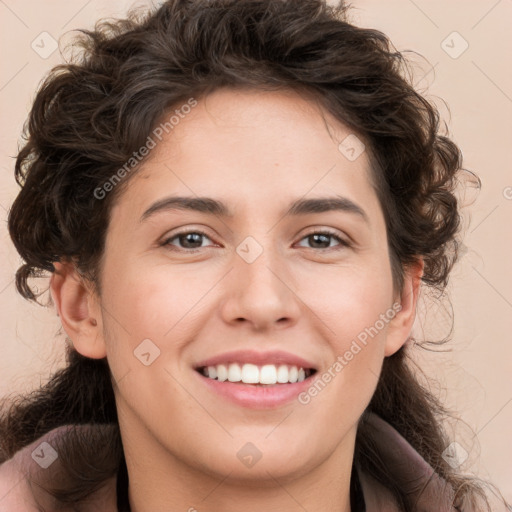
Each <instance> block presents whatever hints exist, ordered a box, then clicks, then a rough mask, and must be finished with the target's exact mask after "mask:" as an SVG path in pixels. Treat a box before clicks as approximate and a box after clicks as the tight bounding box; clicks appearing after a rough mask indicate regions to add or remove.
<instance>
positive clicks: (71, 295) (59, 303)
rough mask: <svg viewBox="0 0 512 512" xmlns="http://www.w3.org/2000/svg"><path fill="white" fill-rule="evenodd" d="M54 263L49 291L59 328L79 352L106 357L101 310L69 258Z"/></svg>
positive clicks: (96, 357)
mask: <svg viewBox="0 0 512 512" xmlns="http://www.w3.org/2000/svg"><path fill="white" fill-rule="evenodd" d="M54 267H55V269H56V270H55V272H54V273H53V274H52V277H51V279H50V293H51V296H52V300H53V302H54V304H55V308H56V309H57V315H58V316H59V317H60V320H61V323H62V327H63V329H64V330H65V331H66V334H67V335H68V336H69V337H70V338H71V340H72V342H73V346H74V347H75V349H76V350H77V351H78V352H79V353H80V354H82V355H83V356H86V357H90V358H93V359H101V358H103V357H106V355H107V354H106V348H105V343H104V340H103V335H102V325H101V313H100V308H99V307H98V306H97V301H96V298H95V296H94V294H93V292H92V291H91V290H90V289H89V287H87V286H86V283H85V282H84V280H83V278H82V277H81V276H80V274H79V273H78V272H77V270H76V268H75V266H74V264H73V263H72V262H66V263H60V262H54Z"/></svg>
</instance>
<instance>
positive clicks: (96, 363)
mask: <svg viewBox="0 0 512 512" xmlns="http://www.w3.org/2000/svg"><path fill="white" fill-rule="evenodd" d="M347 11H348V8H347V6H346V5H345V4H344V3H343V2H340V3H339V4H338V5H337V6H331V5H328V4H326V3H325V1H322V0H300V1H297V0H294V1H291V0H284V1H268V0H267V1H265V0H168V1H166V2H165V3H163V4H162V5H161V6H160V7H159V8H158V9H156V10H154V11H153V12H148V13H145V14H140V13H139V14H136V13H135V12H132V13H131V14H130V16H129V17H128V18H127V19H124V20H116V21H102V22H99V23H98V24H97V25H96V27H95V29H94V30H91V31H88V30H82V31H81V32H82V34H83V35H81V36H80V37H79V38H78V39H77V44H78V45H80V47H81V48H82V50H83V51H82V52H81V53H80V56H79V57H77V58H76V59H75V60H74V61H72V62H69V63H66V64H63V65H60V66H57V67H55V68H54V69H53V70H52V71H51V72H50V73H49V75H48V77H47V78H46V80H45V81H44V82H43V84H42V86H41V87H40V90H39V91H38V93H37V96H36V98H35V101H34V103H33V106H32V110H31V112H30V116H29V119H28V123H27V125H26V129H25V138H26V143H25V145H24V146H23V147H22V149H21V150H20V151H19V154H18V156H17V160H16V167H15V176H16V180H17V182H18V183H19V185H20V186H21V191H20V192H19V194H18V196H17V197H16V199H15V201H14V203H13V205H12V208H11V210H10V213H9V219H8V226H9V231H10V235H11V238H12V240H13V243H14V245H15V246H16V249H17V250H18V252H19V254H20V255H21V256H22V258H23V260H24V261H25V263H24V264H23V265H22V266H21V267H20V268H19V269H18V271H17V273H16V287H17V289H18V291H19V292H20V293H21V294H22V295H23V296H24V297H25V298H27V299H30V300H37V297H39V295H40V294H39V295H38V294H36V293H34V291H33V290H32V289H31V287H30V285H29V279H30V278H32V277H35V276H45V275H47V273H48V272H50V273H52V272H55V267H54V262H56V261H65V260H72V261H74V262H75V264H76V267H77V269H78V270H79V272H80V273H81V274H82V275H83V276H84V277H85V278H87V279H88V280H90V281H91V282H92V283H93V284H94V285H95V287H96V290H97V291H98V293H99V294H101V287H100V279H99V276H100V271H101V258H102V255H103V251H104V247H105V236H106V231H107V227H108V222H109V214H110V211H111V209H112V205H113V204H114V203H115V201H116V198H118V197H119V196H120V194H122V191H123V190H124V188H125V187H126V185H127V183H128V182H129V180H130V178H131V176H133V175H134V174H135V173H136V171H137V169H135V170H134V172H133V173H131V176H128V177H125V178H124V179H123V180H122V181H121V182H120V183H119V184H118V185H117V186H116V187H115V188H113V190H112V191H111V192H109V193H108V194H106V195H105V197H104V198H101V199H99V198H98V197H97V196H98V194H97V190H98V187H102V186H103V184H105V183H106V182H108V180H109V179H111V177H112V175H113V174H114V173H115V172H116V171H117V170H118V169H120V168H122V167H123V165H124V164H125V163H126V162H127V161H128V160H129V159H130V158H131V157H132V155H133V153H134V152H135V151H137V150H138V149H139V148H140V147H141V146H143V145H144V143H145V141H146V139H147V137H148V134H150V133H151V131H152V130H153V129H154V127H155V126H157V124H158V123H159V121H160V120H161V117H162V113H164V112H169V111H170V110H172V108H173V106H175V105H180V104H182V103H183V102H186V100H187V99H188V98H190V97H191V96H192V97H194V98H197V99H200V98H204V97H205V96H206V95H208V94H209V93H210V92H213V91H215V90H217V89H219V88H221V87H228V88H237V87H248V88H252V89H259V90H266V91H276V90H281V89H293V90H295V91H298V92H300V93H302V94H305V95H307V96H308V97H309V98H311V99H312V100H314V101H317V102H318V103H319V104H320V105H321V106H322V107H323V108H324V109H325V110H326V111H328V112H329V113H330V114H332V115H333V116H334V117H335V118H336V119H338V120H340V121H341V122H343V123H344V124H345V125H347V126H348V127H350V128H351V130H352V131H353V132H355V133H357V134H358V136H359V137H360V138H361V139H362V140H363V141H364V144H365V145H366V148H367V154H368V155H369V157H370V163H371V171H372V177H373V178H374V181H375V184H376V191H377V194H378V198H379V201H380V205H381V207H382V210H383V212H384V217H385V221H386V226H387V235H388V240H389V254H390V258H391V264H392V273H393V280H394V285H395V288H396V289H401V287H402V284H403V275H404V271H405V269H406V268H407V266H409V265H411V264H414V263H415V262H417V261H418V258H422V259H423V260H424V273H423V277H422V280H423V282H424V284H425V285H427V286H429V287H431V288H432V289H435V290H438V291H442V290H444V288H445V287H446V284H447V282H448V277H449V273H450V270H451V268H452V266H453V264H454V262H455V261H456V258H457V248H458V241H457V239H458V232H459V228H460V225H461V222H460V221H461V217H460V211H459V206H460V205H459V204H458V201H457V198H456V195H455V189H456V187H457V185H458V183H459V178H458V176H459V174H460V171H461V169H462V154H461V151H460V150H459V148H458V147H457V146H456V144H455V143H454V142H453V141H452V140H450V139H449V138H448V137H447V136H444V135H442V134H441V133H440V127H439V124H440V123H439V114H438V111H437V110H436V108H435V107H434V106H433V104H431V103H430V102H429V101H428V100H427V99H425V98H424V97H423V96H421V95H420V94H419V93H418V92H416V91H415V89H414V87H413V85H412V83H411V80H409V79H408V78H407V74H408V72H409V69H408V63H407V61H406V59H405V58H404V56H403V55H402V54H401V53H400V52H398V51H396V49H395V48H394V47H393V45H392V44H391V42H390V41H389V39H388V38H387V36H386V35H384V34H383V33H382V32H380V31H377V30H373V29H367V28H359V27H356V26H354V25H353V24H351V23H350V22H349V18H348V13H347ZM95 191H96V193H95ZM408 350H410V348H409V347H408V346H404V347H402V349H400V350H399V351H398V352H396V353H395V354H394V355H392V356H390V357H387V358H386V359H385V361H384V363H383V368H382V372H381V375H380V380H379V382H378V385H377V389H376V391H375V394H374V396H373V398H372V400H371V403H370V404H369V406H368V408H367V411H371V412H373V413H376V414H377V415H379V416H380V417H382V418H383V419H384V420H386V421H387V422H389V423H390V424H391V425H392V426H393V427H394V428H395V429H396V430H397V431H398V432H399V433H400V434H401V435H402V436H404V437H405V439H406V440H407V441H408V442H409V443H410V444H411V445H412V446H413V448H414V449H416V450H417V451H418V452H419V453H420V455H421V456H422V457H423V458H424V459H425V460H426V461H427V462H428V463H429V464H430V465H431V466H432V467H433V468H434V470H435V471H436V472H437V473H438V474H439V475H440V476H441V477H443V478H444V479H445V480H446V481H447V482H449V484H450V485H451V486H452V487H453V489H454V491H455V493H454V495H455V498H454V506H457V507H459V508H458V510H463V506H464V504H465V503H470V502H473V501H474V500H476V498H478V497H479V498H481V499H482V501H483V502H486V499H485V495H484V494H485V493H484V491H483V488H482V487H481V485H480V484H479V482H478V481H477V480H476V479H469V478H467V477H464V476H462V475H460V474H457V472H456V471H455V470H454V469H452V468H451V467H450V466H449V465H448V464H447V463H446V462H445V460H444V459H443V457H442V452H443V450H444V449H445V447H446V446H447V445H448V444H449V441H448V436H447V435H446V433H445V431H444V430H443V427H442V420H443V418H444V417H445V416H446V415H447V414H448V412H447V410H446V409H445V408H444V407H443V406H442V405H441V403H440V402H439V400H438V399H437V398H436V397H435V396H433V395H432V394H431V393H430V392H429V391H428V390H427V389H426V387H425V386H423V385H421V384H420V382H419V380H418V378H417V377H416V376H415V371H413V369H412V364H411V362H410V361H409V357H408ZM67 356H68V364H67V366H66V367H65V368H64V369H62V370H60V371H58V372H57V373H56V374H55V375H54V376H53V377H52V378H51V379H50V381H49V382H48V383H47V384H46V385H45V386H43V387H41V388H40V389H38V390H36V391H34V392H33V393H31V394H30V395H27V396H19V397H17V398H16V399H15V400H12V399H11V404H10V407H8V408H5V410H4V412H3V413H2V415H1V417H0V439H1V440H0V462H2V461H4V460H6V459H8V458H10V457H11V456H12V455H13V454H14V453H15V452H16V451H17V450H19V449H20V448H22V447H24V446H26V445H28V444H30V443H31V442H33V441H34V440H36V439H37V438H38V437H40V436H41V435H43V434H45V433H47V432H49V431H50V430H51V429H53V428H55V427H58V426H60V425H69V424H98V425H99V424H109V425H110V426H112V428H111V429H105V430H102V435H103V436H105V438H107V440H110V441H112V442H111V443H110V444H108V446H111V447H114V448H112V452H111V455H112V457H111V458H110V459H105V460H102V461H97V460H96V459H95V453H94V454H93V453H84V450H85V452H86V451H87V450H86V448H85V447H84V446H81V447H79V446H78V444H73V443H71V444H70V445H68V447H67V448H66V449H65V450H64V447H63V448H62V449H61V452H62V453H61V455H62V457H61V458H62V460H63V461H64V462H65V463H66V464H69V467H71V466H73V468H74V474H76V475H77V476H76V479H75V480H73V481H72V482H70V484H69V486H68V487H67V488H66V489H65V490H62V489H60V490H59V491H58V493H57V491H55V490H53V492H54V494H55V495H57V494H58V497H59V499H60V500H62V501H64V502H78V501H79V500H81V499H83V498H84V497H86V496H87V495H88V493H91V492H92V491H93V490H94V489H96V488H98V487H99V486H100V485H101V484H102V482H103V481H104V480H105V479H106V478H108V477H110V476H112V475H113V474H115V472H116V471H117V470H118V468H119V467H120V466H121V464H122V463H123V457H124V456H123V451H122V445H121V443H120V437H119V430H118V428H117V413H116V403H115V398H114V393H113V388H112V375H111V373H110V370H109V367H108V364H107V361H106V359H104V360H92V359H88V358H85V357H83V356H81V355H80V354H78V353H77V352H76V351H75V350H74V349H73V348H72V347H71V346H68V348H67ZM6 403H7V401H6V400H5V402H4V405H5V404H6ZM80 450H81V457H80V458H78V457H77V456H76V457H75V456H74V454H75V453H78V452H79V451H80ZM77 460H78V462H77ZM93 460H94V463H93V464H92V462H91V461H93ZM354 460H355V461H357V463H358V464H359V466H360V467H362V468H364V469H365V470H366V471H368V472H369V473H370V474H371V475H372V476H373V477H374V478H376V479H377V480H378V481H379V482H381V483H382V484H383V485H385V486H386V487H388V488H389V489H391V490H392V491H393V493H394V494H395V495H396V497H397V500H398V501H399V503H400V505H401V507H402V508H403V510H405V511H412V510H414V508H413V505H412V504H411V503H409V502H408V499H407V496H406V495H405V494H404V492H403V491H402V490H401V489H400V488H399V487H398V486H397V484H396V482H394V481H392V480H391V479H390V476H389V475H388V473H387V471H386V467H385V465H384V464H383V462H382V461H380V459H379V457H375V453H374V442H373V440H372V433H371V431H370V430H369V429H368V428H366V423H365V415H363V417H362V418H361V420H360V423H359V427H358V434H357V439H356V449H355V455H354ZM66 461H68V462H66ZM77 465H78V466H77ZM94 465H95V466H96V467H95V473H94V477H91V475H90V473H88V471H87V468H89V469H90V467H91V466H94ZM99 465H103V466H102V467H99ZM77 467H78V469H77ZM79 475H82V477H80V476H79ZM50 492H52V490H51V489H50Z"/></svg>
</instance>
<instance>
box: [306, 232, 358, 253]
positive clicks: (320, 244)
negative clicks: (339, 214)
mask: <svg viewBox="0 0 512 512" xmlns="http://www.w3.org/2000/svg"><path fill="white" fill-rule="evenodd" d="M329 239H331V240H329ZM333 239H334V240H336V241H337V242H338V246H340V247H350V244H349V243H348V242H347V241H346V240H344V239H343V238H341V237H340V236H338V235H337V234H336V233H335V232H333V231H329V230H323V231H313V232H312V233H309V234H308V235H306V236H305V237H304V238H302V240H309V242H310V243H313V247H310V248H311V249H330V248H332V247H333V246H331V245H330V242H331V241H332V240H333ZM315 246H316V247H315Z"/></svg>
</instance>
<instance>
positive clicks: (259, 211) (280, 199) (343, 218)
mask: <svg viewBox="0 0 512 512" xmlns="http://www.w3.org/2000/svg"><path fill="white" fill-rule="evenodd" d="M326 122H327V125H326ZM327 128H329V129H327ZM350 133H351V131H350V130H349V129H348V128H347V127H346V126H345V125H343V124H341V123H339V122H338V121H337V120H335V119H334V118H332V117H330V116H329V114H328V113H326V112H323V111H322V110H321V109H320V108H319V107H318V106H317V105H316V104H315V103H314V102H312V101H310V100H308V99H306V98H304V97H302V96H299V95H298V94H297V93H295V92H292V91H282V92H271V93H269V92H262V91H250V90H238V91H234V90H229V89H224V90H219V91H216V92H215V93H213V94H211V95H210V96H208V97H207V98H206V100H205V99H201V100H200V101H199V102H198V104H197V106H195V107H194V108H193V109H192V111H191V112H190V113H189V114H187V115H186V116H185V117H184V118H183V119H181V120H180V122H179V124H177V125H176V126H175V127H174V129H173V130H172V131H171V132H170V133H169V134H168V135H166V136H165V137H164V139H163V140H162V142H160V143H159V144H158V145H157V146H156V148H154V149H153V150H152V153H151V158H150V159H149V160H148V161H147V162H146V163H145V164H144V165H143V166H142V167H141V169H140V170H139V172H138V173H137V174H136V175H134V176H133V177H132V178H131V179H130V182H129V183H128V186H127V188H126V189H125V190H124V191H123V193H122V195H121V196H120V197H119V199H118V201H117V203H116V204H115V206H114V208H113V210H112V216H111V220H110V224H109V227H108V232H107V239H106V247H105V253H104V259H103V261H102V269H101V285H102V294H101V296H99V295H98V294H97V293H96V292H95V290H94V288H93V287H92V286H90V284H89V283H87V282H84V281H83V280H81V279H80V278H79V276H78V274H77V273H76V271H75V270H74V268H73V267H72V265H71V264H60V263H56V267H57V269H58V273H56V274H54V275H53V277H52V280H51V293H52V297H53V300H54V302H55V304H56V308H57V311H58V314H59V315H60V318H61V321H62V325H63V328H64V329H65V331H66V333H67V334H68V335H69V337H70V338H71V339H72V341H73V344H74V346H75V348H76V350H78V351H79V352H80V353H81V354H83V355H85V356H88V357H92V358H102V357H105V356H106V357H107V358H108V362H109V365H110V367H111V369H112V372H113V375H114V377H115V380H116V385H115V393H116V401H117V407H118V413H119V422H120V428H121V434H122V439H123V445H124V447H125V453H126V460H127V468H128V473H129V477H130V487H129V499H130V504H131V508H132V510H133V511H134V512H150V511H154V510H162V511H164V510H168V511H176V510H182V511H186V510H189V511H192V510H197V511H199V512H201V511H205V510H208V511H209V512H235V511H236V512H238V511H239V510H240V507H241V504H243V508H244V510H245V511H246V512H260V511H261V510H280V511H283V512H292V511H293V512H296V510H297V509H298V507H299V506H300V507H301V508H302V507H303V508H304V509H306V510H323V511H333V512H334V511H336V512H348V511H350V503H349V485H350V470H351V466H352V460H353V453H354V443H355V435H356V429H357V422H358V420H359V418H360V416H361V414H362V413H363V411H364V409H365V408H366V406H367V405H368V403H369V401H370V399H371V397H372V395H373V393H374V391H375V388H376V384H377V379H378V375H379V373H380V370H381V367H382V363H383V360H384V357H386V356H389V355H391V354H393V353H395V352H396V351H397V350H398V349H399V348H400V347H401V346H402V345H403V344H404V343H405V342H406V341H407V338H408V335H409V334H410V331H411V328H412V325H413V322H414V316H415V309H416V301H417V296H418V289H419V284H420V278H421V275H422V264H421V263H420V264H418V265H417V266H416V267H414V268H411V269H409V270H408V271H407V273H406V275H405V281H404V287H403V289H402V290H394V289H393V284H392V274H391V267H390V260H389V254H388V249H387V238H386V227H385V221H384V217H383V214H382V210H381V208H380V205H379V202H378V199H377V195H376V193H375V190H374V188H373V186H372V182H371V177H370V172H369V161H368V158H367V154H366V152H364V153H363V154H361V156H359V158H357V159H356V160H355V161H350V160H348V159H347V158H345V156H344V155H343V154H342V153H341V152H340V151H339V150H338V144H339V142H340V141H342V140H343V139H344V138H345V137H346V136H347V135H349V134H350ZM276 192H277V193H276ZM171 195H180V196H191V197H194V196H207V197H212V198H215V199H218V200H221V201H223V202H224V203H226V205H227V206H228V207H229V208H230V209H231V210H232V211H233V212H234V216H233V217H232V218H222V217H220V216H216V215H212V214H207V213H200V212H192V211H184V210H181V211H180V210H172V211H165V212H159V213H157V214H155V215H154V216H152V217H150V218H148V219H147V220H146V221H145V222H140V220H139V219H140V217H141V215H142V214H143V212H144V211H145V210H146V209H147V208H149V207H150V206H151V205H152V204H153V203H154V202H155V201H157V200H160V199H162V198H164V197H168V196H171ZM335 195H341V196H344V197H347V198H349V199H351V200H352V201H353V202H355V203H357V204H358V205H359V206H360V207H361V208H363V209H364V211H365V212H366V215H367V217H368V223H366V222H364V220H363V219H362V218H361V217H360V216H358V215H356V214H354V213H350V212H343V211H331V212H323V213H313V214H307V215H300V216H290V217H283V212H284V210H285V209H286V208H287V207H288V206H289V204H290V203H291V202H292V201H294V200H296V199H301V198H304V197H307V198H313V197H320V196H329V197H333V196H335ZM198 229H200V230H201V231H204V232H205V233H206V235H207V236H206V237H203V238H199V241H198V242H197V243H192V244H190V243H189V245H187V239H183V238H182V239H181V240H180V239H179V238H176V237H175V235H176V233H178V232H182V231H186V232H197V230H198ZM325 229H331V230H333V231H335V233H336V235H338V236H340V237H341V238H342V239H343V240H347V241H351V244H352V245H351V246H349V247H347V246H344V245H342V244H340V242H338V241H337V240H336V239H335V238H332V237H331V238H327V239H326V241H325V243H322V244H320V245H319V244H318V243H317V244H315V241H314V240H312V239H311V237H308V235H311V234H312V233H317V232H322V231H323V230H325ZM247 236H251V237H253V238H254V239H255V240H256V241H257V242H258V243H259V244H260V246H261V248H262V250H263V252H262V254H261V255H260V256H259V257H258V258H257V259H256V260H255V261H254V262H252V263H247V261H245V260H244V259H243V258H241V257H240V256H239V255H238V253H237V252H236V248H237V246H238V245H239V244H240V243H241V242H242V241H243V240H244V239H245V238H246V237H247ZM173 237H174V238H173ZM169 239H171V241H170V242H169V243H168V245H162V243H163V241H164V240H169ZM326 246H329V248H325V247H326ZM197 247H199V250H197V251H196V252H191V249H194V248H197ZM187 251H188V252H187ZM395 301H397V302H400V303H401V305H402V309H401V311H400V312H399V313H398V314H396V315H395V316H394V318H393V319H392V320H391V321H390V322H389V323H387V324H386V325H385V327H384V328H383V329H381V330H380V331H379V333H378V335H376V336H375V337H373V338H372V339H371V342H370V343H368V344H367V345H366V346H365V347H364V349H363V350H361V351H360V352H359V353H358V354H357V355H356V356H354V358H353V359H352V360H351V361H350V362H349V363H348V364H347V365H346V366H345V367H344V368H343V370H342V371H341V372H339V373H337V374H336V377H335V378H334V379H332V380H331V382H330V383H329V384H328V385H327V386H325V388H324V389H323V390H322V391H321V392H320V393H319V394H318V395H317V396H316V397H314V398H312V399H311V401H310V402H309V403H308V404H306V405H304V404H301V403H299V402H298V401H296V400H294V401H293V402H292V403H290V404H287V405H285V406H282V407H278V408H275V409H270V410H265V411H262V410H251V409H247V408H244V407H240V406H238V405H235V404H232V403H230V402H228V401H226V400H225V399H224V398H221V397H219V396H217V395H214V394H213V393H211V392H210V391H208V390H207V388H206V386H205V385H204V383H202V382H201V381H200V380H199V379H198V378H197V375H195V374H194V370H193V369H192V366H193V364H194V363H197V362H199V361H200V360H201V359H205V358H207V357H211V356H214V355H217V354H220V353H223V352H226V351H230V350H236V349H246V348H253V349H255V350H260V351H264V350H272V349H281V350H285V351H289V352H292V353H294V354H297V355H299V356H302V357H304V358H306V359H308V360H311V361H313V362H314V363H315V365H316V367H317V368H318V370H319V372H318V374H317V375H321V374H322V372H324V371H327V369H328V368H329V367H331V366H332V365H333V363H334V362H335V361H336V358H337V357H338V356H339V355H343V354H344V353H345V352H346V351H347V350H348V349H349V347H350V345H351V343H352V341H353V340H354V339H355V338H356V337H357V335H358V334H359V333H361V332H362V331H364V329H365V328H368V327H370V326H373V325H374V324H375V322H376V321H377V320H378V319H379V315H381V314H383V313H385V312H386V311H387V310H389V308H391V306H392V304H393V303H394V302H395ZM145 339H150V340H151V341H152V343H154V344H155V345H156V346H157V347H158V349H159V350H160V355H159V357H157V358H156V359H155V360H154V361H153V362H152V363H151V364H150V365H149V366H145V365H144V364H142V363H141V361H140V360H139V359H138V358H137V357H135V356H134V350H135V349H136V347H137V346H138V345H139V344H140V343H141V342H142V340H145ZM247 442H251V443H253V444H254V445H255V446H256V447H257V448H258V450H259V451H260V452H261V453H262V458H261V459H260V460H259V461H258V462H257V463H256V464H255V465H254V466H252V467H250V468H249V467H246V466H245V465H244V464H242V463H241V462H240V460H239V459H238V457H237V452H238V451H239V450H240V448H241V447H242V446H244V445H245V444H246V443H247Z"/></svg>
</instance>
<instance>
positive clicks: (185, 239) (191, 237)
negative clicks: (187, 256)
mask: <svg viewBox="0 0 512 512" xmlns="http://www.w3.org/2000/svg"><path fill="white" fill-rule="evenodd" d="M204 238H207V239H208V240H210V237H209V236H208V235H207V234H206V233H203V232H202V231H197V230H195V231H183V232H181V233H176V234H175V235H173V236H172V237H170V238H166V239H165V240H164V241H163V242H162V245H163V246H165V247H171V249H172V248H173V247H175V244H173V243H172V241H173V240H178V241H179V243H180V244H183V245H182V246H181V247H178V248H177V250H180V249H183V250H187V249H188V251H187V252H195V250H197V249H201V248H202V247H209V246H203V245H202V242H203V239H204Z"/></svg>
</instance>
